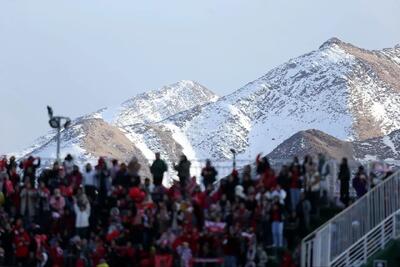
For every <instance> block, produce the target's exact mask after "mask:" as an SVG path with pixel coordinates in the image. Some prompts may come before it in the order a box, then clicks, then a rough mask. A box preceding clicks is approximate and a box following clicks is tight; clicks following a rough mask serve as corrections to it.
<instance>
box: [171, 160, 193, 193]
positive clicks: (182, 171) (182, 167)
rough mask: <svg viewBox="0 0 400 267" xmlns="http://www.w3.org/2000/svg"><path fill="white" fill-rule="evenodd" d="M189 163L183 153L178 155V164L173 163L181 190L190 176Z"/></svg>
mask: <svg viewBox="0 0 400 267" xmlns="http://www.w3.org/2000/svg"><path fill="white" fill-rule="evenodd" d="M190 165H191V163H190V161H189V160H188V159H187V158H186V156H185V155H182V156H181V157H180V160H179V163H178V165H175V164H174V169H175V170H176V171H177V172H178V178H179V183H180V186H181V189H182V190H184V189H185V187H186V183H187V180H188V179H189V178H190Z"/></svg>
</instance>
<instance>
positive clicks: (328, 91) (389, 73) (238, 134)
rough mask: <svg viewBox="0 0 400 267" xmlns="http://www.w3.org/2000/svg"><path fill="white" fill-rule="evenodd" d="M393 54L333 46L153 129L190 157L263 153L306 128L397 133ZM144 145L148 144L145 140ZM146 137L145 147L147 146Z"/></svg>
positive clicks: (333, 42)
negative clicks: (170, 135) (173, 138)
mask: <svg viewBox="0 0 400 267" xmlns="http://www.w3.org/2000/svg"><path fill="white" fill-rule="evenodd" d="M399 59H400V47H395V48H392V49H384V50H382V51H367V50H363V49H360V48H357V47H355V46H353V45H350V44H347V43H344V42H341V41H340V40H338V39H336V38H333V39H330V40H328V41H327V42H325V43H324V44H323V45H322V46H321V47H320V48H319V49H318V50H315V51H313V52H311V53H308V54H305V55H303V56H300V57H298V58H295V59H292V60H290V61H289V62H287V63H285V64H283V65H281V66H279V67H277V68H275V69H272V70H271V71H269V72H268V73H267V74H266V75H264V76H263V77H261V78H259V79H257V80H255V81H253V82H250V83H248V84H247V85H245V86H243V87H242V88H240V89H239V90H237V91H235V92H234V93H232V94H230V95H228V96H225V97H222V98H220V99H219V100H218V101H216V102H214V103H210V104H208V105H205V106H203V107H201V108H198V107H197V108H195V109H192V110H187V111H184V112H181V113H179V114H177V115H174V116H172V117H169V118H168V119H167V120H164V121H162V122H160V123H158V124H157V126H153V128H154V127H158V128H160V129H169V130H171V131H172V132H174V133H175V135H177V136H180V137H184V138H181V139H183V140H182V143H183V146H184V147H185V148H186V150H187V151H188V152H192V154H193V155H192V157H196V158H206V157H212V158H215V159H220V158H229V157H231V152H230V148H234V149H235V150H236V151H238V152H239V153H240V157H242V158H253V156H254V155H255V154H257V153H259V152H265V153H269V152H271V151H272V150H273V149H274V148H275V147H276V146H277V145H279V144H280V143H281V142H283V141H284V140H285V139H286V138H288V137H290V136H291V135H292V134H294V133H296V132H298V131H300V130H307V129H311V128H315V129H319V130H322V131H324V132H326V133H328V134H331V135H333V136H335V137H338V138H340V139H344V140H363V139H367V138H372V137H376V136H381V135H384V134H388V133H390V132H391V131H393V130H396V129H399V128H400V117H399V116H398V112H397V111H398V110H399V108H400V82H399V81H398V77H400V76H399V75H400V63H399ZM150 139H151V138H150ZM150 139H149V136H146V138H145V143H149V144H150V143H152V142H153V141H152V140H150Z"/></svg>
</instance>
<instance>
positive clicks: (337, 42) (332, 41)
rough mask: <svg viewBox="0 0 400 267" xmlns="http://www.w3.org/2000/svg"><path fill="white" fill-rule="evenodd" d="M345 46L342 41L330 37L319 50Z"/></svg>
mask: <svg viewBox="0 0 400 267" xmlns="http://www.w3.org/2000/svg"><path fill="white" fill-rule="evenodd" d="M343 44H345V43H344V42H343V41H342V40H340V39H339V38H337V37H332V38H330V39H328V40H327V41H325V42H324V43H323V44H322V45H321V46H320V47H319V48H320V49H321V48H324V47H330V46H332V45H343Z"/></svg>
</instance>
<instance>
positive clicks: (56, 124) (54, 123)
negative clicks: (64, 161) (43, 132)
mask: <svg viewBox="0 0 400 267" xmlns="http://www.w3.org/2000/svg"><path fill="white" fill-rule="evenodd" d="M47 113H48V114H49V118H50V120H49V124H50V127H51V128H53V129H57V136H56V139H57V151H56V153H57V155H56V156H57V162H60V143H61V128H62V127H64V128H65V129H67V128H68V127H69V125H70V124H71V119H70V118H68V117H62V116H53V109H52V108H51V107H49V106H47ZM63 120H64V121H65V122H64V124H63V125H62V124H61V122H62V121H63Z"/></svg>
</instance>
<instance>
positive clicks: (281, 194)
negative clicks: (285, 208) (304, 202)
mask: <svg viewBox="0 0 400 267" xmlns="http://www.w3.org/2000/svg"><path fill="white" fill-rule="evenodd" d="M275 197H277V198H279V203H280V204H281V205H284V204H285V199H286V191H285V190H283V189H282V188H281V186H280V185H279V184H278V185H276V186H275V189H274V190H273V191H272V192H271V195H270V198H271V199H274V198H275Z"/></svg>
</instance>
